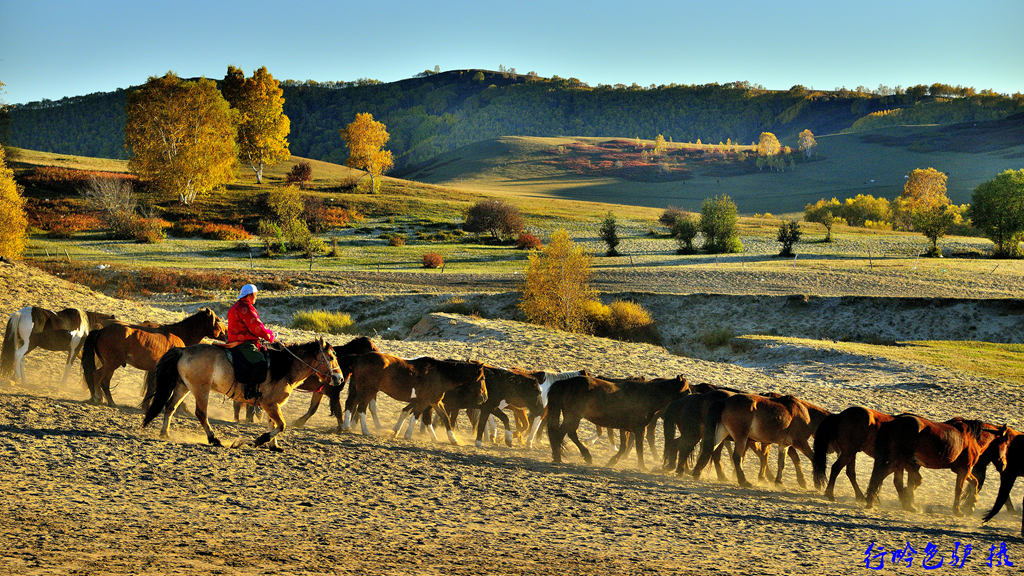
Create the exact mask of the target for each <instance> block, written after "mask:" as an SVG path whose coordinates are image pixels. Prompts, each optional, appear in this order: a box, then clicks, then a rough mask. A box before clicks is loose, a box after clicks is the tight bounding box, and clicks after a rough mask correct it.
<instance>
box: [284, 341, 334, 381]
mask: <svg viewBox="0 0 1024 576" xmlns="http://www.w3.org/2000/svg"><path fill="white" fill-rule="evenodd" d="M281 348H282V349H283V350H284V351H285V352H287V353H288V355H289V356H291V357H292V358H294V359H296V360H298V361H299V363H300V364H303V365H305V366H306V367H307V368H309V369H310V370H312V371H313V372H316V375H317V376H319V377H320V378H324V377H325V376H326V375H325V374H324V373H323V372H321V371H319V370H317V369H316V368H315V367H314V366H313V365H312V364H310V363H309V362H306V361H305V360H303V359H302V358H299V357H298V356H297V355H296V354H295V353H294V352H292V351H291V350H289V349H288V347H287V346H281ZM320 358H321V359H322V360H323V361H324V364H327V355H326V353H325V352H324V351H323V349H320ZM327 374H330V371H328V372H327Z"/></svg>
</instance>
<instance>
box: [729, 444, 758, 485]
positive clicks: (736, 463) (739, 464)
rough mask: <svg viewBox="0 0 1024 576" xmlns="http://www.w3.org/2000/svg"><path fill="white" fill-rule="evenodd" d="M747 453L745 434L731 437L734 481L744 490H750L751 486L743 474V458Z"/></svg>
mask: <svg viewBox="0 0 1024 576" xmlns="http://www.w3.org/2000/svg"><path fill="white" fill-rule="evenodd" d="M746 453H747V436H746V434H740V435H739V437H738V438H737V437H735V436H734V437H733V447H732V465H733V468H735V469H736V481H737V482H739V484H740V486H743V487H744V488H750V487H751V486H753V484H751V483H750V482H748V481H747V477H746V475H744V474H743V456H744V455H745V454H746Z"/></svg>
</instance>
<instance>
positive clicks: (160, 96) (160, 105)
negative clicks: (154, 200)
mask: <svg viewBox="0 0 1024 576" xmlns="http://www.w3.org/2000/svg"><path fill="white" fill-rule="evenodd" d="M236 118H237V113H236V112H234V111H233V110H231V107H230V106H228V103H227V101H226V100H224V97H223V96H221V93H220V91H219V90H217V85H216V84H215V83H214V82H213V81H212V80H207V79H206V78H201V79H199V80H196V81H185V80H182V79H181V78H178V77H177V76H176V75H175V74H174V73H173V72H168V73H167V74H165V75H163V76H160V77H150V79H149V81H147V82H146V84H145V85H143V86H142V87H141V88H139V89H138V90H135V91H134V92H132V93H130V94H129V95H128V98H127V110H126V118H125V148H127V149H128V150H129V152H130V153H131V156H132V157H131V160H130V161H129V163H128V166H129V168H130V169H131V170H132V172H134V173H135V174H137V175H138V176H139V179H140V180H142V181H144V182H148V183H150V184H152V185H153V186H154V187H155V188H156V189H157V190H159V191H160V192H162V193H164V194H167V195H171V196H177V198H178V200H180V201H181V203H182V204H185V205H186V206H187V205H190V204H192V202H193V201H194V200H195V199H196V197H197V196H199V195H200V194H204V193H206V192H209V191H210V190H213V189H214V188H217V187H218V186H223V185H224V184H228V183H230V182H233V181H234V179H235V170H234V168H235V160H236V157H237V154H236V146H235V134H236V131H237V120H236Z"/></svg>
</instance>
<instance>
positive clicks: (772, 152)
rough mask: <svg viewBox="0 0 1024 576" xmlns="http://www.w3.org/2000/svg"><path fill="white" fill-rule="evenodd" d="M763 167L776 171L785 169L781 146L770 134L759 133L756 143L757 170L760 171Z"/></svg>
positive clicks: (773, 135)
mask: <svg viewBox="0 0 1024 576" xmlns="http://www.w3.org/2000/svg"><path fill="white" fill-rule="evenodd" d="M765 166H768V167H769V168H771V169H772V170H778V171H781V170H783V168H785V159H784V158H783V157H782V144H780V143H779V139H778V138H776V137H775V134H772V133H771V132H761V137H760V138H758V141H757V169H758V170H760V169H762V168H763V167H765Z"/></svg>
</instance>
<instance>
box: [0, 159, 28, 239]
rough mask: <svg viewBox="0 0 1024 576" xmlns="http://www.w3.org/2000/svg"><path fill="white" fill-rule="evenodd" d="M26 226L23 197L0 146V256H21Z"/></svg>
mask: <svg viewBox="0 0 1024 576" xmlns="http://www.w3.org/2000/svg"><path fill="white" fill-rule="evenodd" d="M27 228H28V219H27V218H26V217H25V198H24V196H22V195H21V190H20V189H19V187H18V185H17V183H15V181H14V171H13V170H11V169H10V168H8V167H7V161H6V159H5V156H4V148H3V146H0V257H3V258H8V259H18V258H21V255H22V253H23V252H25V230H26V229H27Z"/></svg>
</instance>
